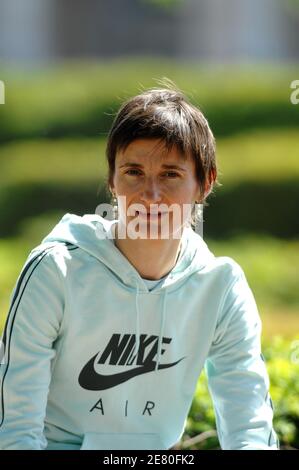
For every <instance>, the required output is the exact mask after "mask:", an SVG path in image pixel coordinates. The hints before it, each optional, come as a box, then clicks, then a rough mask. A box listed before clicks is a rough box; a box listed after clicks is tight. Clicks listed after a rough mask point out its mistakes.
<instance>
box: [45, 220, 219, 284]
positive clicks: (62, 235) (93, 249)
mask: <svg viewBox="0 0 299 470" xmlns="http://www.w3.org/2000/svg"><path fill="white" fill-rule="evenodd" d="M116 223H117V220H112V221H110V220H106V219H104V218H103V217H101V216H99V215H97V214H85V215H83V216H82V217H81V216H78V215H75V214H69V213H68V214H65V215H64V216H63V217H62V219H61V220H60V222H59V223H58V224H57V225H56V226H55V227H54V229H53V230H52V231H51V232H50V233H49V235H48V236H46V237H45V238H44V239H43V241H42V242H43V243H47V242H55V241H57V242H69V243H72V244H73V245H76V246H78V247H80V248H81V249H82V250H84V251H86V252H87V253H89V254H90V255H92V256H94V257H95V258H97V259H99V260H100V261H101V262H103V263H104V264H105V265H106V267H107V268H108V269H109V270H110V272H111V273H112V275H114V276H116V277H117V278H118V280H119V281H120V282H122V283H124V284H125V285H126V286H127V287H128V288H132V289H134V290H136V286H137V285H138V290H139V291H140V292H148V288H147V286H146V284H145V282H144V280H143V279H142V278H141V276H140V274H139V273H138V271H137V270H136V269H135V268H134V266H132V264H131V263H130V262H129V260H128V259H127V258H126V257H125V256H124V255H123V254H122V253H121V251H120V250H118V248H117V247H116V246H115V244H114V243H113V238H114V233H115V224H116ZM181 243H182V245H181V252H180V255H179V258H178V260H177V262H176V265H175V266H174V268H173V269H172V270H171V271H170V272H169V274H168V275H167V276H166V278H165V279H164V281H163V282H162V283H161V284H160V285H159V286H157V288H156V289H154V290H153V291H154V292H156V291H158V290H160V289H165V288H168V289H171V290H172V288H176V285H175V284H177V282H179V281H181V280H183V279H184V278H186V277H187V276H189V275H190V274H192V273H193V272H195V271H198V270H200V269H202V268H204V267H205V266H206V265H207V264H208V263H209V262H210V261H211V259H212V258H214V255H213V254H212V253H211V252H210V250H209V249H208V247H207V245H206V243H205V242H204V241H203V239H202V238H201V237H200V236H199V235H198V234H196V233H195V232H194V231H193V230H192V228H191V227H188V228H187V227H186V228H185V229H184V231H183V234H182V240H181Z"/></svg>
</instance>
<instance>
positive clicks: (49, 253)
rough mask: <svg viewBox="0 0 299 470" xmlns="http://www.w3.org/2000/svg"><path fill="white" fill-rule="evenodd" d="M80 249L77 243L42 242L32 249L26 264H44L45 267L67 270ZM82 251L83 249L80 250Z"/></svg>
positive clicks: (61, 270)
mask: <svg viewBox="0 0 299 470" xmlns="http://www.w3.org/2000/svg"><path fill="white" fill-rule="evenodd" d="M76 251H79V248H78V247H77V246H76V245H73V244H72V243H68V242H60V241H55V242H46V243H41V244H40V245H38V246H36V247H35V248H33V249H32V250H31V252H30V253H29V255H28V257H27V260H26V263H25V265H26V266H27V268H28V266H31V265H32V266H38V265H40V267H42V266H43V268H44V269H51V268H52V270H58V271H60V272H65V267H66V265H67V263H68V262H69V261H71V260H72V258H73V256H74V253H75V252H76ZM80 251H81V250H80Z"/></svg>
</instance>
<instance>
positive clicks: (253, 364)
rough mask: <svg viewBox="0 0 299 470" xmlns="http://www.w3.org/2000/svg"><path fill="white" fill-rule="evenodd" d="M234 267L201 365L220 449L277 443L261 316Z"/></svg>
mask: <svg viewBox="0 0 299 470" xmlns="http://www.w3.org/2000/svg"><path fill="white" fill-rule="evenodd" d="M234 271H235V276H234V281H233V282H232V283H231V285H230V287H229V289H228V291H227V293H226V295H225V297H224V299H223V302H222V308H221V311H220V320H219V323H218V325H217V328H216V333H215V337H214V341H213V344H212V347H211V350H210V353H209V356H208V359H207V361H206V365H205V369H206V373H207V378H208V384H209V390H210V393H211V396H212V399H213V404H214V408H215V414H216V424H217V431H218V436H219V440H220V444H221V447H222V449H233V450H240V449H244V450H245V449H247V450H249V449H277V448H278V440H277V437H276V434H275V431H274V430H273V427H272V417H273V408H272V402H271V398H270V396H269V379H268V374H267V370H266V367H265V363H264V360H263V357H262V355H261V348H260V334H261V321H260V318H259V314H258V311H257V307H256V303H255V300H254V297H253V294H252V292H251V289H250V287H249V286H248V283H247V281H246V278H245V276H244V273H243V271H242V270H241V268H240V267H239V266H238V265H236V266H234Z"/></svg>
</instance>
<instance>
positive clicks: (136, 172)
mask: <svg viewBox="0 0 299 470" xmlns="http://www.w3.org/2000/svg"><path fill="white" fill-rule="evenodd" d="M140 174H141V172H140V170H137V169H136V168H130V169H129V170H127V171H126V175H131V176H137V175H140Z"/></svg>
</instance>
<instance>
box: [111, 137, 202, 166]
mask: <svg viewBox="0 0 299 470" xmlns="http://www.w3.org/2000/svg"><path fill="white" fill-rule="evenodd" d="M116 159H117V161H118V162H119V163H126V162H136V163H140V164H143V165H144V164H146V163H151V164H154V163H156V164H159V163H162V162H163V163H166V162H167V163H168V162H172V163H180V164H181V165H185V166H186V165H188V164H189V165H190V163H191V164H192V163H193V158H192V157H191V156H190V155H187V154H184V153H182V152H181V151H180V149H179V148H178V147H177V146H176V145H173V146H172V147H171V148H170V149H167V147H166V145H165V142H163V141H162V140H161V139H136V140H133V141H132V142H130V144H129V145H128V146H127V147H126V148H125V149H121V150H119V151H118V152H117V153H116Z"/></svg>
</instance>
